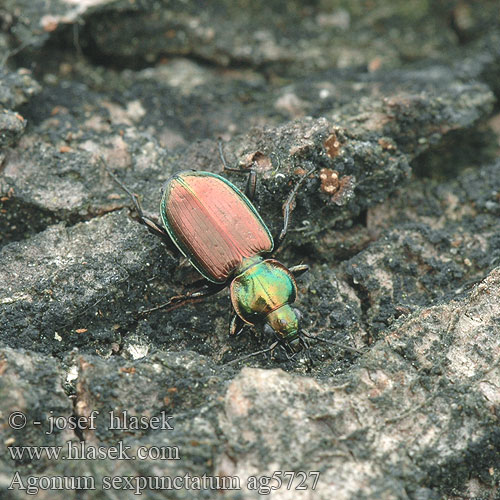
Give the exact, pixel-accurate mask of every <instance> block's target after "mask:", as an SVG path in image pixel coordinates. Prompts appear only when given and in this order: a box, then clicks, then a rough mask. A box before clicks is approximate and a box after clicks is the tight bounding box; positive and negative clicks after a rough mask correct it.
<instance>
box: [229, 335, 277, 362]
mask: <svg viewBox="0 0 500 500" xmlns="http://www.w3.org/2000/svg"><path fill="white" fill-rule="evenodd" d="M277 345H278V341H276V342H274V343H273V344H271V345H270V346H269V347H268V348H266V349H262V350H261V351H255V352H252V353H250V354H247V355H246V356H242V357H241V358H236V359H233V360H232V361H228V362H227V363H224V364H225V365H233V364H235V363H239V362H240V361H244V360H245V359H248V358H253V357H254V356H258V355H259V354H265V353H266V352H270V351H272V350H273V349H275V347H276V346H277Z"/></svg>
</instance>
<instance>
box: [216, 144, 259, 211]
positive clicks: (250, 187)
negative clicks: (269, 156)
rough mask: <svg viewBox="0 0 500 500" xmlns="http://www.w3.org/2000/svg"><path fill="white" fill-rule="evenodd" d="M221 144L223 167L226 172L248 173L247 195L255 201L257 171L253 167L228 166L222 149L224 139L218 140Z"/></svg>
mask: <svg viewBox="0 0 500 500" xmlns="http://www.w3.org/2000/svg"><path fill="white" fill-rule="evenodd" d="M217 144H218V146H219V156H220V160H221V162H222V168H223V169H224V170H225V171H226V172H237V173H239V174H248V179H247V185H246V187H245V196H246V197H247V198H248V199H249V200H250V201H253V199H254V197H255V190H256V187H257V172H256V171H255V170H253V169H242V168H230V167H228V166H227V162H226V158H225V157H224V151H223V150H222V141H221V140H220V138H219V140H218V142H217Z"/></svg>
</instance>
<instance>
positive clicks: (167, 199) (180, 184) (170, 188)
mask: <svg viewBox="0 0 500 500" xmlns="http://www.w3.org/2000/svg"><path fill="white" fill-rule="evenodd" d="M160 214H161V218H162V220H163V224H164V226H165V229H166V230H167V232H168V234H169V235H170V237H171V238H172V240H173V242H174V243H175V245H176V246H177V247H178V248H179V250H180V251H181V252H182V253H183V255H185V256H186V257H187V258H188V259H189V260H190V262H191V263H192V264H193V266H194V267H195V268H196V269H197V270H198V271H199V272H200V274H202V275H203V276H204V277H205V278H207V279H208V280H209V281H212V282H214V283H225V282H226V281H227V280H228V279H229V277H230V276H231V275H232V274H233V273H234V271H235V270H237V269H238V268H239V267H240V265H241V264H242V262H243V260H244V259H247V258H251V257H254V256H256V255H259V254H262V253H267V252H271V251H272V250H273V246H274V243H273V238H272V236H271V233H270V232H269V229H268V228H267V226H266V225H265V223H264V221H263V220H262V218H261V217H260V215H259V214H258V212H257V210H256V209H255V207H254V206H253V205H252V204H251V202H250V201H249V200H248V198H247V197H246V196H245V195H244V194H243V193H242V192H241V191H240V190H239V189H238V188H236V186H234V185H233V184H232V183H231V182H229V181H228V180H227V179H225V178H224V177H221V176H220V175H217V174H213V173H211V172H195V171H187V172H180V173H178V174H175V175H174V176H172V177H171V178H170V179H169V180H168V181H167V183H166V185H165V189H164V193H163V197H162V200H161V205H160Z"/></svg>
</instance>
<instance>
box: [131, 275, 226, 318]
mask: <svg viewBox="0 0 500 500" xmlns="http://www.w3.org/2000/svg"><path fill="white" fill-rule="evenodd" d="M225 287H226V284H225V283H211V282H209V283H207V284H206V285H205V286H204V287H202V288H200V289H198V290H195V291H194V292H188V293H185V294H183V295H174V296H173V297H170V299H168V300H167V302H165V303H163V304H160V305H159V306H155V307H152V308H150V309H145V310H143V311H140V314H141V316H142V315H145V314H149V313H151V312H153V311H159V310H160V309H167V310H168V311H171V310H173V309H177V308H178V307H182V306H183V305H185V304H189V303H193V302H200V301H202V300H204V299H205V298H206V297H210V296H211V295H215V294H216V293H219V292H220V291H221V290H223V289H224V288H225Z"/></svg>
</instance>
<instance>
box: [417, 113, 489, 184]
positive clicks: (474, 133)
mask: <svg viewBox="0 0 500 500" xmlns="http://www.w3.org/2000/svg"><path fill="white" fill-rule="evenodd" d="M497 150H498V137H497V136H496V134H495V133H494V132H493V130H492V129H491V128H490V127H489V126H488V125H487V124H486V123H481V124H480V125H477V126H475V127H471V128H467V129H460V130H453V131H451V132H449V133H448V134H446V135H445V136H444V137H443V139H442V140H441V141H440V142H439V143H438V144H436V145H435V146H432V147H430V148H429V149H428V150H426V151H425V152H424V153H422V154H420V155H419V156H417V157H416V158H415V159H414V160H413V161H412V162H411V167H412V170H413V173H414V175H415V176H416V177H419V178H433V179H437V180H446V179H455V178H456V177H457V176H458V175H459V174H460V172H461V171H463V170H465V169H466V168H469V167H477V166H479V165H482V164H487V163H490V162H491V161H493V160H494V158H495V157H496V155H497Z"/></svg>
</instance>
